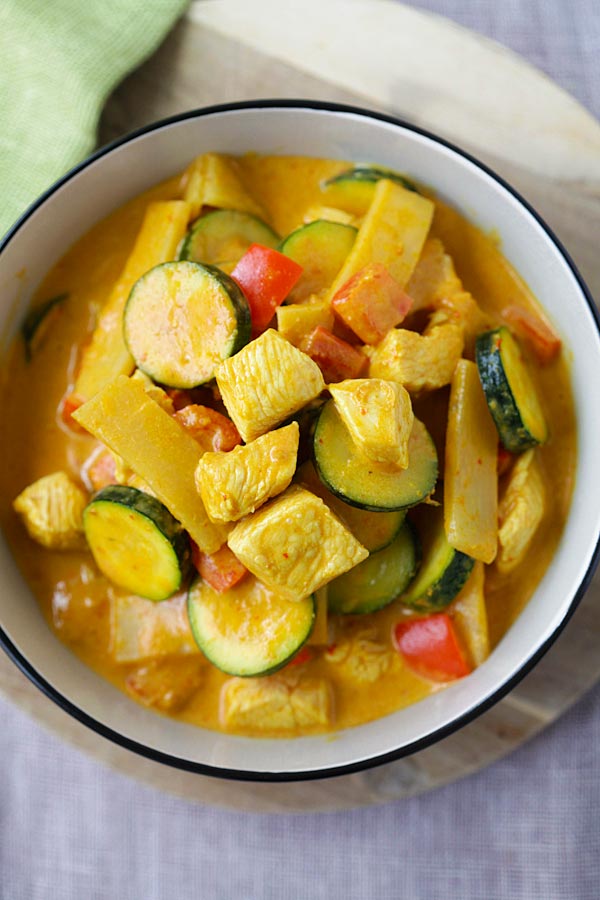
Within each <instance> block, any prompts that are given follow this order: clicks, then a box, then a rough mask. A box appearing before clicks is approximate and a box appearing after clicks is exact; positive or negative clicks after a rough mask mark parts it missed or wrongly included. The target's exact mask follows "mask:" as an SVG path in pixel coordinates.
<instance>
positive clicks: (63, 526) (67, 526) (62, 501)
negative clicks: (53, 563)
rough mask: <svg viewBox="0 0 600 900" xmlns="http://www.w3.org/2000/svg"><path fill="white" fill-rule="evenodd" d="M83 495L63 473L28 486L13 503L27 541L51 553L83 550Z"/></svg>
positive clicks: (40, 479)
mask: <svg viewBox="0 0 600 900" xmlns="http://www.w3.org/2000/svg"><path fill="white" fill-rule="evenodd" d="M86 505H87V496H86V494H85V492H84V491H83V490H82V489H81V488H80V487H79V486H78V485H76V484H75V482H74V481H72V480H71V479H70V478H69V476H68V475H67V474H66V472H53V473H52V475H45V476H44V477H43V478H39V479H38V480H37V481H34V482H33V484H30V485H29V486H28V487H26V488H25V490H24V491H22V492H21V493H20V494H19V496H18V497H17V498H16V499H15V500H14V501H13V509H14V510H15V512H16V513H18V514H19V515H20V516H21V518H22V520H23V523H24V525H25V528H26V529H27V531H28V532H29V535H30V537H32V538H33V540H34V541H37V543H38V544H41V545H42V546H43V547H49V548H50V549H52V550H82V549H84V547H85V538H84V536H83V510H84V509H85V507H86Z"/></svg>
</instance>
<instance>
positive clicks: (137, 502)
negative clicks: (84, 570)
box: [83, 484, 190, 601]
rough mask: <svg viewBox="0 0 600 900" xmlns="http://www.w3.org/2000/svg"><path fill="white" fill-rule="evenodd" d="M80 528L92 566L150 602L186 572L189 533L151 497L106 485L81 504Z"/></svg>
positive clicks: (175, 587)
mask: <svg viewBox="0 0 600 900" xmlns="http://www.w3.org/2000/svg"><path fill="white" fill-rule="evenodd" d="M83 526H84V531H85V536H86V539H87V542H88V545H89V548H90V550H91V551H92V554H93V556H94V559H95V561H96V564H97V566H98V568H99V569H100V571H101V572H103V573H104V575H106V577H107V578H109V579H110V580H111V581H113V582H114V583H115V584H116V585H118V586H119V587H122V588H124V589H125V590H129V591H131V592H132V593H134V594H137V595H138V596H140V597H145V598H146V599H147V600H156V601H159V600H166V599H167V598H168V597H170V596H171V595H172V594H174V593H175V592H176V591H178V590H179V589H180V588H181V586H182V584H183V582H184V580H185V578H186V576H187V574H188V571H189V564H190V541H189V537H188V534H187V532H186V531H185V530H184V529H183V527H182V526H181V525H180V523H179V522H178V521H177V520H176V519H175V518H174V517H173V516H172V515H171V513H170V512H169V510H168V509H167V508H166V506H164V504H162V503H161V502H160V500H157V499H156V497H152V496H151V495H150V494H145V493H144V492H143V491H140V490H138V489H137V488H133V487H129V486H127V485H119V484H111V485H108V486H107V487H105V488H102V490H101V491H99V492H98V493H97V494H96V495H95V496H94V497H93V498H92V500H91V501H90V502H89V503H88V505H87V506H86V508H85V510H84V513H83Z"/></svg>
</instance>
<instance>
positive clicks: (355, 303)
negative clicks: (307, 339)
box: [331, 263, 413, 344]
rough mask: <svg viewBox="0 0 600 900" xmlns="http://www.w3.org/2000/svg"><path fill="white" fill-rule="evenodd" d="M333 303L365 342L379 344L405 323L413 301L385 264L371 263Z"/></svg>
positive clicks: (354, 276)
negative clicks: (404, 320)
mask: <svg viewBox="0 0 600 900" xmlns="http://www.w3.org/2000/svg"><path fill="white" fill-rule="evenodd" d="M331 305H332V307H333V311H334V312H335V313H336V315H338V316H339V317H340V319H342V321H343V322H345V324H346V325H348V327H349V328H351V329H352V331H354V333H355V334H357V335H358V337H359V338H360V339H361V341H364V342H365V344H378V343H379V341H381V340H383V338H384V337H385V336H386V334H387V333H388V331H389V330H390V328H395V327H396V325H399V324H400V322H402V320H403V319H404V317H405V316H406V314H407V313H408V312H409V310H410V308H411V307H412V305H413V301H412V299H411V298H410V297H409V296H408V294H405V293H404V291H403V290H402V288H401V287H400V285H399V284H398V282H397V281H396V280H395V278H393V277H392V276H391V275H390V273H389V272H388V270H387V269H386V268H385V267H384V266H382V265H381V264H379V263H369V265H366V266H365V267H364V268H363V269H361V270H360V271H359V272H357V273H356V275H353V277H352V278H350V280H349V281H347V282H346V283H345V284H343V285H342V287H341V288H340V289H339V291H337V293H336V294H335V296H334V297H333V300H332V301H331Z"/></svg>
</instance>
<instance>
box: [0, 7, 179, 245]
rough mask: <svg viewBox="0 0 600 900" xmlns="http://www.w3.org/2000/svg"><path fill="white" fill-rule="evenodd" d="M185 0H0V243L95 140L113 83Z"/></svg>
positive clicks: (144, 53) (156, 39)
mask: <svg viewBox="0 0 600 900" xmlns="http://www.w3.org/2000/svg"><path fill="white" fill-rule="evenodd" d="M187 5H188V0H1V2H0V60H1V63H0V65H1V69H0V198H1V200H0V235H2V234H3V233H4V232H5V231H6V230H7V229H8V228H9V227H10V226H11V225H12V223H13V222H14V221H15V219H17V218H18V216H19V215H20V214H21V213H22V212H23V210H24V209H25V208H26V207H27V206H28V205H29V203H31V202H32V201H33V200H34V199H35V198H36V197H37V196H38V194H40V193H41V192H42V191H43V190H45V188H47V187H48V186H49V185H50V184H52V182H53V181H55V180H56V179H57V178H59V177H60V176H61V175H63V174H64V172H65V171H66V170H67V169H69V168H70V167H71V166H72V165H75V163H77V162H78V161H79V160H81V159H83V158H84V157H85V156H86V155H87V154H88V153H89V152H90V151H91V150H92V149H93V148H94V145H95V142H96V129H97V126H98V120H99V117H100V113H101V111H102V107H103V105H104V103H105V101H106V99H107V97H108V95H109V94H110V93H111V91H112V90H113V89H114V88H115V87H116V85H117V84H118V83H119V82H120V81H121V80H122V79H123V78H124V76H125V75H126V74H127V73H128V72H130V71H131V70H132V69H134V68H135V67H136V66H138V65H139V64H140V63H141V62H142V61H143V60H144V59H146V58H147V57H148V56H150V55H151V54H152V52H153V51H154V50H155V49H156V48H157V47H158V45H159V44H160V43H161V41H162V40H163V38H164V37H165V35H166V34H167V32H168V31H169V29H170V28H171V27H172V25H173V24H174V23H175V21H176V20H177V18H178V17H179V16H180V15H181V14H182V12H183V11H184V9H185V8H186V6H187Z"/></svg>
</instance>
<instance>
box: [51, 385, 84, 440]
mask: <svg viewBox="0 0 600 900" xmlns="http://www.w3.org/2000/svg"><path fill="white" fill-rule="evenodd" d="M84 402H85V401H84V400H83V399H82V398H81V397H78V396H77V394H74V393H72V392H70V393H68V394H65V395H64V397H63V398H62V400H61V401H60V403H59V405H58V419H59V421H60V422H61V423H62V424H63V425H64V426H65V427H66V428H68V429H69V431H74V432H75V433H76V434H87V432H86V430H85V428H82V426H81V425H80V424H79V423H78V422H76V421H75V419H74V418H73V413H74V412H75V411H76V410H78V409H79V407H80V406H83V403H84Z"/></svg>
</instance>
